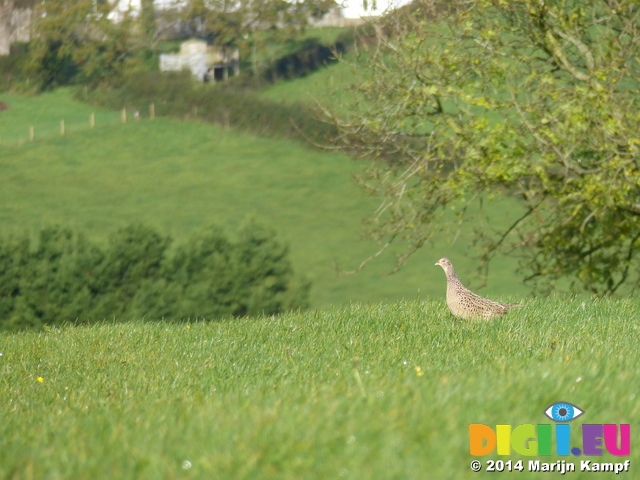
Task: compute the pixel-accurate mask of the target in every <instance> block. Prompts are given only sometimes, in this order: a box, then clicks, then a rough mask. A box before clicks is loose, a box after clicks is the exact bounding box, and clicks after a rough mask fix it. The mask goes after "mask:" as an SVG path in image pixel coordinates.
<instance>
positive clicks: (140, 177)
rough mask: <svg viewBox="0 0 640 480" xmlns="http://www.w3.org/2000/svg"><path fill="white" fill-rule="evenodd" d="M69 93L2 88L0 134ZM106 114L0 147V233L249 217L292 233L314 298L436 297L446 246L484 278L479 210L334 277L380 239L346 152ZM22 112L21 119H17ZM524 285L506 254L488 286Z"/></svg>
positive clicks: (287, 237) (169, 226)
mask: <svg viewBox="0 0 640 480" xmlns="http://www.w3.org/2000/svg"><path fill="white" fill-rule="evenodd" d="M65 95H66V96H65ZM69 95H70V94H69V92H67V91H64V90H62V91H59V92H58V93H56V94H55V95H52V94H51V95H44V96H41V97H35V98H29V99H24V98H21V97H15V98H14V97H10V96H7V95H0V101H5V102H7V103H8V104H9V105H10V109H9V110H6V111H4V112H0V136H7V137H8V136H9V135H8V134H5V133H3V132H5V131H12V129H17V131H23V130H24V131H26V130H27V127H26V120H27V119H28V118H29V115H28V112H29V111H34V110H37V108H40V109H41V111H42V119H43V120H42V121H43V122H44V121H45V119H46V118H50V119H51V121H52V123H54V125H55V124H56V123H55V121H54V115H53V114H52V113H51V112H50V110H51V109H52V108H53V107H52V104H54V105H57V103H55V102H56V101H57V102H59V103H60V105H61V106H60V107H56V108H53V109H54V110H56V111H59V110H61V109H63V106H64V108H67V109H68V110H69V114H71V113H73V112H74V111H75V110H74V108H77V112H76V113H77V116H79V117H82V116H83V115H84V114H86V113H87V109H88V107H87V106H85V105H83V104H79V103H74V102H73V101H72V100H71V99H70V98H69ZM55 99H57V100H55ZM52 102H53V103H52ZM45 112H47V113H46V114H45ZM107 113H108V114H112V115H116V117H115V118H114V119H112V123H111V124H108V123H106V122H105V124H101V125H102V126H99V127H98V128H96V129H94V130H90V129H89V128H88V126H87V128H86V129H83V130H78V131H76V132H71V133H70V134H68V135H66V136H65V137H60V136H59V134H58V133H57V132H55V131H53V132H52V134H51V136H49V137H43V138H40V139H38V140H37V141H35V142H33V143H27V144H14V145H5V146H3V147H1V148H0V183H1V184H2V188H0V204H1V205H2V209H0V222H2V226H3V232H4V233H5V234H6V233H10V232H20V233H21V232H23V231H25V230H28V231H32V232H33V231H36V230H37V229H39V228H41V227H42V226H45V225H50V224H57V223H60V224H63V225H70V226H72V227H77V228H80V229H85V230H86V231H87V233H88V234H89V235H90V236H93V237H98V238H101V237H105V236H107V235H109V234H110V233H112V232H113V231H114V230H116V229H117V228H119V227H121V226H124V225H126V224H128V223H131V222H143V223H147V224H150V225H151V226H153V227H156V228H158V229H161V230H162V231H163V232H165V233H167V234H170V235H171V236H173V237H174V238H177V239H180V238H182V237H185V236H188V235H189V234H190V233H191V232H193V231H194V230H197V229H200V228H202V227H203V226H206V225H208V224H211V223H214V224H218V225H220V226H222V227H224V228H226V229H228V230H230V231H231V232H232V231H233V230H234V229H235V228H236V227H237V226H238V225H239V224H240V223H242V222H243V221H244V220H245V219H246V218H247V217H254V218H255V219H257V220H259V221H260V222H262V223H265V224H267V225H270V226H272V227H274V228H275V229H276V230H277V232H278V233H279V236H280V238H281V239H282V240H284V241H286V242H287V243H289V244H290V246H291V253H292V259H293V261H294V266H295V268H296V270H297V271H298V272H299V273H302V274H304V275H306V276H307V277H308V278H309V279H310V280H311V281H312V282H313V286H312V292H311V294H312V297H311V300H312V304H313V305H314V306H327V305H346V304H349V303H350V302H352V301H360V302H362V301H384V300H391V301H393V300H400V299H416V298H425V297H434V298H442V296H443V295H444V275H443V274H442V271H440V269H439V268H438V267H434V266H433V264H434V263H435V261H437V260H438V259H439V258H440V257H442V256H444V255H448V256H450V257H451V258H452V259H453V260H454V262H455V264H456V266H457V268H458V271H459V273H460V274H461V276H462V278H463V280H465V283H467V284H468V285H469V286H471V287H473V286H478V284H479V283H480V282H479V281H478V280H476V281H475V282H474V278H475V274H474V272H475V268H476V264H475V262H474V261H473V258H472V256H473V254H474V253H475V252H474V250H473V249H472V248H470V247H469V244H470V234H471V232H472V229H473V228H477V227H482V226H483V225H485V226H486V221H485V220H483V219H481V218H479V219H478V222H479V223H469V224H467V225H466V226H465V227H464V228H463V229H462V230H461V231H459V230H460V229H459V227H458V226H457V225H455V224H452V225H451V231H450V234H449V235H448V236H446V237H443V238H439V239H438V241H437V242H436V243H435V244H434V245H432V246H428V247H426V248H423V249H422V250H421V251H420V252H418V253H417V254H416V255H415V256H414V258H413V259H412V260H411V261H410V262H409V263H408V264H407V266H406V267H405V268H403V269H402V270H401V271H400V272H399V273H397V274H394V275H387V273H388V272H389V271H390V270H391V269H392V268H393V266H394V263H395V256H394V253H393V252H391V253H390V254H389V255H386V256H385V257H384V258H382V259H379V260H377V261H375V262H373V263H371V264H370V265H369V266H368V267H367V268H365V270H363V271H362V272H361V273H359V274H357V275H354V276H346V277H345V276H339V275H338V274H337V272H336V269H335V268H334V264H336V263H337V264H338V265H339V266H340V267H341V268H343V269H346V270H350V269H353V268H355V267H356V266H357V265H358V264H359V263H360V262H361V261H362V260H363V259H365V258H366V257H368V256H369V255H371V254H373V253H374V252H375V251H376V248H377V246H376V245H375V244H373V243H372V242H365V241H362V240H361V221H362V220H363V219H364V218H365V217H367V216H368V215H370V214H371V213H372V212H373V211H374V209H375V208H376V206H377V204H378V201H377V199H374V198H369V197H367V196H366V194H365V193H364V191H363V190H361V189H360V187H358V186H357V185H356V183H355V181H354V180H353V178H352V176H353V173H354V172H355V171H357V169H358V168H359V167H358V165H356V164H355V163H354V162H353V161H352V160H350V159H349V158H348V157H346V156H344V155H340V154H335V153H328V152H322V151H318V150H314V149H311V148H308V147H306V146H304V145H301V144H299V143H296V142H291V141H284V140H272V139H266V138H260V137H256V136H251V135H248V134H244V133H241V132H237V131H232V130H226V129H223V128H220V127H217V126H212V125H207V124H203V123H195V122H186V121H179V120H172V119H165V118H159V119H156V120H153V121H151V120H144V121H140V122H135V121H130V122H128V123H127V124H126V125H122V124H120V123H119V122H118V121H117V115H118V114H114V113H113V112H107ZM96 115H97V114H96ZM12 119H13V120H12ZM21 123H22V125H23V127H24V128H23V127H20V128H18V127H17V126H18V125H19V124H21ZM99 125H100V124H99ZM483 222H484V223H483ZM456 260H458V261H456ZM527 291H528V289H527V287H525V286H524V285H522V284H521V283H520V282H519V281H518V279H517V278H516V277H515V276H514V262H513V261H512V260H510V259H507V258H502V257H501V258H498V260H497V261H496V264H495V265H494V266H493V268H492V269H491V271H490V277H489V279H488V286H487V288H486V289H485V290H483V293H485V294H487V295H489V296H494V297H496V298H497V299H501V298H504V297H505V296H507V295H508V296H522V295H525V294H526V292H527Z"/></svg>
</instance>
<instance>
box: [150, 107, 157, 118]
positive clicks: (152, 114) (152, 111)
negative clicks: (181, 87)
mask: <svg viewBox="0 0 640 480" xmlns="http://www.w3.org/2000/svg"><path fill="white" fill-rule="evenodd" d="M149 118H151V119H154V118H156V104H155V103H152V104H151V105H149Z"/></svg>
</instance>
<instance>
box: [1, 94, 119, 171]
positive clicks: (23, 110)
mask: <svg viewBox="0 0 640 480" xmlns="http://www.w3.org/2000/svg"><path fill="white" fill-rule="evenodd" d="M0 102H3V103H5V104H6V105H8V106H9V108H8V109H7V110H4V111H0V146H7V145H14V144H20V143H25V142H28V141H29V128H30V127H33V130H34V134H35V138H36V139H48V138H52V137H57V136H60V133H61V132H60V122H62V121H63V120H64V128H65V133H67V134H68V133H74V132H78V131H83V130H88V129H90V128H91V126H90V117H91V114H94V121H95V127H97V128H100V127H104V126H106V125H114V124H117V123H118V122H119V121H120V112H112V111H109V110H105V109H100V108H96V107H93V106H91V105H85V104H83V103H80V102H77V101H76V100H74V99H73V98H72V96H71V94H70V92H69V90H66V89H58V90H54V91H52V92H47V93H43V94H42V95H39V96H37V97H25V96H20V95H11V94H9V93H2V92H0ZM1 155H2V152H0V158H2V156H1Z"/></svg>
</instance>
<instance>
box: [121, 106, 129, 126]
mask: <svg viewBox="0 0 640 480" xmlns="http://www.w3.org/2000/svg"><path fill="white" fill-rule="evenodd" d="M120 119H121V120H122V123H127V108H126V107H122V113H121V114H120Z"/></svg>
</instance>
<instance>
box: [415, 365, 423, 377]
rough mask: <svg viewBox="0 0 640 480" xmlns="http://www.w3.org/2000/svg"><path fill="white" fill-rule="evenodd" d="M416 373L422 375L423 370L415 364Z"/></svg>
mask: <svg viewBox="0 0 640 480" xmlns="http://www.w3.org/2000/svg"><path fill="white" fill-rule="evenodd" d="M416 375H418V376H419V377H421V376H423V375H424V372H423V371H422V369H421V368H420V367H418V366H417V365H416Z"/></svg>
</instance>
